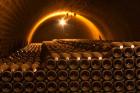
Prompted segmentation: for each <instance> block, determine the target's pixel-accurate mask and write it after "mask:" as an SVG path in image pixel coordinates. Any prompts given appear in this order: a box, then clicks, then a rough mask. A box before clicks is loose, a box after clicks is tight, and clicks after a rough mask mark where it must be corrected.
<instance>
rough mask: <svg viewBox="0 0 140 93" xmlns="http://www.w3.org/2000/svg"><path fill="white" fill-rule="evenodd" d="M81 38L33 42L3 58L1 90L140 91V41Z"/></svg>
mask: <svg viewBox="0 0 140 93" xmlns="http://www.w3.org/2000/svg"><path fill="white" fill-rule="evenodd" d="M77 42H79V41H70V42H69V41H64V40H60V41H59V40H58V41H57V40H56V41H55V45H54V46H53V43H52V44H51V43H50V42H49V44H50V45H48V43H47V44H46V47H43V48H47V49H46V50H43V49H41V48H42V47H41V44H31V45H28V46H27V47H25V48H23V49H21V50H19V51H17V52H16V53H13V54H12V55H11V56H9V57H8V58H3V59H1V60H0V61H1V62H0V86H1V87H0V93H22V92H23V93H56V92H58V93H139V92H140V46H139V45H140V44H139V42H131V43H130V42H125V43H124V42H123V43H122V42H119V43H118V42H117V43H115V42H111V43H110V42H98V41H90V42H89V41H88V42H87V41H86V42H85V41H84V42H82V41H80V43H78V44H76V43H77ZM84 44H88V45H90V44H91V45H92V44H93V46H92V48H94V49H91V48H86V49H85V47H86V45H84ZM61 46H62V47H61ZM89 47H90V46H89ZM67 49H68V50H67ZM73 49H75V50H73ZM62 50H64V51H62ZM41 51H43V52H46V54H45V55H44V56H43V57H44V58H43V59H40V58H41V57H40V54H41Z"/></svg>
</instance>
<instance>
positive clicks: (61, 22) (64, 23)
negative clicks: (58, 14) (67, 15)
mask: <svg viewBox="0 0 140 93" xmlns="http://www.w3.org/2000/svg"><path fill="white" fill-rule="evenodd" d="M59 24H60V25H61V26H65V25H66V24H67V22H66V20H65V19H64V18H62V19H60V20H59Z"/></svg>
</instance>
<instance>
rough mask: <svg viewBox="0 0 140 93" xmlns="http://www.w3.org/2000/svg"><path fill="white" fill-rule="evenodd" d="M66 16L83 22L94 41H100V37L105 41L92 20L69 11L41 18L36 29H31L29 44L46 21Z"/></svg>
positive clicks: (35, 26)
mask: <svg viewBox="0 0 140 93" xmlns="http://www.w3.org/2000/svg"><path fill="white" fill-rule="evenodd" d="M63 15H64V16H65V15H68V16H69V15H70V16H75V17H76V18H77V19H78V20H80V21H81V22H83V23H84V24H85V25H86V26H87V28H88V29H89V30H88V31H90V32H91V33H92V36H93V39H96V40H98V39H99V36H100V37H101V38H102V39H104V36H103V35H102V33H101V31H100V30H99V29H98V28H97V27H96V25H95V24H93V23H92V22H91V21H90V20H88V19H87V18H85V17H84V16H82V15H79V14H75V13H73V12H69V11H60V12H54V13H51V14H47V15H45V16H44V17H43V18H41V19H40V20H39V21H38V22H37V23H36V24H35V25H34V27H33V28H32V29H31V31H30V33H29V36H28V44H29V43H30V42H31V41H32V37H33V35H34V33H35V31H36V30H37V29H38V27H39V26H40V25H41V24H42V23H44V22H45V21H46V20H48V19H50V18H53V17H56V16H63Z"/></svg>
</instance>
